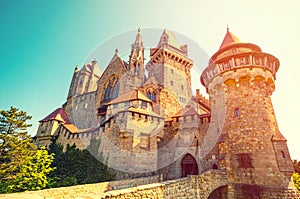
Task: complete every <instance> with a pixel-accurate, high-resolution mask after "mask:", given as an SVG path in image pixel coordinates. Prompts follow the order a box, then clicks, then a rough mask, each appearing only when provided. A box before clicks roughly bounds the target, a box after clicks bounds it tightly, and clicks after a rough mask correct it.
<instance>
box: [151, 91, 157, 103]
mask: <svg viewBox="0 0 300 199" xmlns="http://www.w3.org/2000/svg"><path fill="white" fill-rule="evenodd" d="M151 100H152V101H153V102H156V95H155V93H154V92H153V93H152V95H151Z"/></svg>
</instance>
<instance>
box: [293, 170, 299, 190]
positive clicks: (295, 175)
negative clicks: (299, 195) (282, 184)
mask: <svg viewBox="0 0 300 199" xmlns="http://www.w3.org/2000/svg"><path fill="white" fill-rule="evenodd" d="M293 181H294V184H295V187H296V188H297V189H298V190H299V191H300V174H299V173H294V174H293Z"/></svg>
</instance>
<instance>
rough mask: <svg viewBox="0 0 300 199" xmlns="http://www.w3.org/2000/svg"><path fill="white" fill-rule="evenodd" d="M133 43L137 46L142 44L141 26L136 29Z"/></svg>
mask: <svg viewBox="0 0 300 199" xmlns="http://www.w3.org/2000/svg"><path fill="white" fill-rule="evenodd" d="M134 44H135V45H137V46H142V45H143V41H142V34H141V28H140V27H139V29H138V33H137V35H136V38H135V42H134Z"/></svg>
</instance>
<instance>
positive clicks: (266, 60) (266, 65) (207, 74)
mask: <svg viewBox="0 0 300 199" xmlns="http://www.w3.org/2000/svg"><path fill="white" fill-rule="evenodd" d="M238 56H239V57H237V58H234V57H229V58H227V59H224V61H222V60H219V61H217V62H216V63H211V64H210V65H209V66H208V67H207V68H206V69H205V70H204V71H203V73H202V75H201V81H202V83H203V85H204V86H206V85H207V84H208V83H209V82H210V81H211V80H212V79H213V78H214V77H215V76H217V75H219V74H221V73H223V72H226V71H229V70H236V69H238V68H245V67H249V68H251V67H259V68H263V69H266V70H269V71H270V72H271V73H272V75H273V76H274V77H275V76H276V72H277V70H278V68H279V61H278V59H277V58H276V57H274V56H272V55H270V54H267V53H262V52H260V53H254V52H253V53H245V54H240V55H238Z"/></svg>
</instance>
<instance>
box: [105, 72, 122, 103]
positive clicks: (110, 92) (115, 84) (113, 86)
mask: <svg viewBox="0 0 300 199" xmlns="http://www.w3.org/2000/svg"><path fill="white" fill-rule="evenodd" d="M119 90H120V83H119V81H118V79H117V78H116V77H113V78H111V79H110V80H109V81H108V83H107V85H106V88H105V94H104V100H111V99H115V98H116V97H118V95H119Z"/></svg>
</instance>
